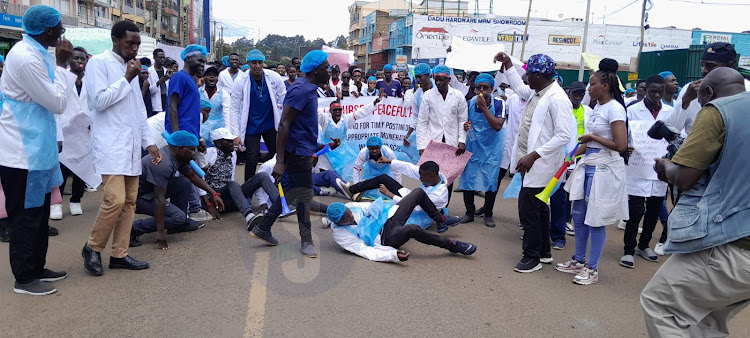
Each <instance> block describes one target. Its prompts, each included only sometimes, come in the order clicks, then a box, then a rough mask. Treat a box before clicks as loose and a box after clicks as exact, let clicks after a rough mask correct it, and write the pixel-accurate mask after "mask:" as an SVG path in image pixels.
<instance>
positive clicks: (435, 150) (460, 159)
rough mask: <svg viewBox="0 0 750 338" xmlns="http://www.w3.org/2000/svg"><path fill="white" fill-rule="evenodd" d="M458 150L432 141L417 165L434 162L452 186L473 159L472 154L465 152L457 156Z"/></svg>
mask: <svg viewBox="0 0 750 338" xmlns="http://www.w3.org/2000/svg"><path fill="white" fill-rule="evenodd" d="M456 150H458V148H456V147H453V146H449V145H447V144H445V143H441V142H435V141H430V144H428V145H427V148H425V150H424V152H423V153H422V156H421V157H420V158H419V163H417V165H422V163H425V162H427V161H434V162H435V163H437V164H438V165H439V166H440V173H441V174H443V175H445V179H446V180H448V182H447V184H448V185H451V184H452V183H453V181H455V180H456V179H457V178H458V176H461V173H463V172H464V168H466V164H467V163H469V159H471V153H470V152H468V151H467V152H465V153H463V154H461V155H460V156H456Z"/></svg>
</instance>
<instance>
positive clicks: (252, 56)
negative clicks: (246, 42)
mask: <svg viewBox="0 0 750 338" xmlns="http://www.w3.org/2000/svg"><path fill="white" fill-rule="evenodd" d="M250 61H263V62H265V61H266V56H265V55H263V52H261V51H259V50H257V49H253V50H251V51H249V52H247V62H250Z"/></svg>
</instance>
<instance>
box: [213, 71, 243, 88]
mask: <svg viewBox="0 0 750 338" xmlns="http://www.w3.org/2000/svg"><path fill="white" fill-rule="evenodd" d="M243 73H244V72H243V71H242V70H240V69H237V75H235V77H234V79H233V78H232V74H229V68H227V69H224V70H222V71H221V73H219V82H218V83H216V85H217V86H218V87H219V88H221V89H224V91H225V92H227V93H229V94H232V86H233V85H234V80H236V79H239V78H240V75H242V74H243Z"/></svg>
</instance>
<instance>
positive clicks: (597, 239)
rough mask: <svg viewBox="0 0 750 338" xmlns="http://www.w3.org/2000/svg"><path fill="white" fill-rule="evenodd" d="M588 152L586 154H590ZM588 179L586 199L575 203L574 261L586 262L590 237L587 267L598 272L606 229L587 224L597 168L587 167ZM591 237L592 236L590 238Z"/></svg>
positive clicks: (584, 185) (584, 186) (585, 181)
mask: <svg viewBox="0 0 750 338" xmlns="http://www.w3.org/2000/svg"><path fill="white" fill-rule="evenodd" d="M589 153H590V151H587V152H586V154H589ZM585 170H586V178H585V179H584V182H583V188H584V198H583V199H582V200H577V201H573V210H572V212H571V213H572V215H573V223H574V224H575V233H576V251H575V255H574V256H573V259H575V260H577V261H579V262H586V249H587V247H588V242H589V237H591V251H590V256H589V260H588V263H587V265H588V266H589V268H591V269H594V270H597V269H598V267H599V259H600V258H601V257H602V252H603V251H604V243H605V241H606V239H607V232H606V229H605V227H603V226H602V227H591V226H588V225H586V224H585V222H584V220H585V219H586V210H587V208H588V204H589V203H588V199H589V194H590V193H591V184H592V183H593V181H594V172H596V167H594V166H590V165H587V166H586V168H585ZM589 235H590V236H589Z"/></svg>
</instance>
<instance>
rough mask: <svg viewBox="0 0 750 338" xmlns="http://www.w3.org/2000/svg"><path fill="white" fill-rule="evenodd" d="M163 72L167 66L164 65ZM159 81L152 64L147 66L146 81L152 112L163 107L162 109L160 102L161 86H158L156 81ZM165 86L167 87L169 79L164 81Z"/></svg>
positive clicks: (158, 110)
mask: <svg viewBox="0 0 750 338" xmlns="http://www.w3.org/2000/svg"><path fill="white" fill-rule="evenodd" d="M162 69H164V72H165V74H166V72H167V68H166V67H164V68H162ZM157 82H159V73H157V72H156V68H154V66H151V67H148V83H149V84H150V85H149V88H148V91H149V93H151V109H153V112H154V113H158V112H162V111H164V109H162V108H161V107H162V102H161V88H159V85H157V84H156V83H157ZM164 84H165V85H166V86H167V88H169V80H167V82H165V83H164Z"/></svg>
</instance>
